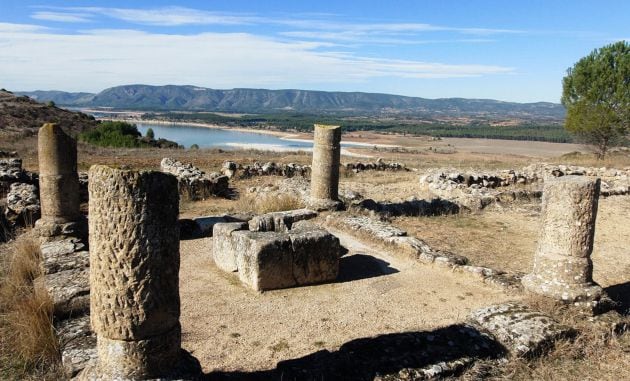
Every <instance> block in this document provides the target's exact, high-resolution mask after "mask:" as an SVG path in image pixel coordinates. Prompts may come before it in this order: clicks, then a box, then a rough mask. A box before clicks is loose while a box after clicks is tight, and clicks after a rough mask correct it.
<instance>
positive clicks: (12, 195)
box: [4, 183, 41, 229]
mask: <svg viewBox="0 0 630 381" xmlns="http://www.w3.org/2000/svg"><path fill="white" fill-rule="evenodd" d="M40 215H41V209H40V205H39V190H38V189H37V187H36V186H35V185H33V184H25V183H13V184H11V187H10V189H9V193H8V194H7V204H6V209H5V211H4V217H5V219H6V221H7V222H8V224H9V227H10V228H11V229H14V228H16V227H24V226H32V225H33V223H34V222H35V221H36V220H37V219H39V217H40Z"/></svg>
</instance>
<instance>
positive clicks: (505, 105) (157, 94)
mask: <svg viewBox="0 0 630 381" xmlns="http://www.w3.org/2000/svg"><path fill="white" fill-rule="evenodd" d="M19 94H21V95H27V96H29V97H32V98H34V99H37V100H39V101H49V100H51V101H53V102H55V103H56V104H58V105H62V106H67V107H113V108H117V109H126V110H171V111H218V112H239V113H277V112H304V113H345V114H350V115H352V114H370V115H375V114H377V115H390V114H391V115H397V114H403V115H415V116H427V117H432V118H436V117H437V118H439V117H441V116H443V117H449V118H453V117H486V118H490V119H497V118H520V119H529V120H542V121H545V120H548V121H549V120H550V121H558V120H562V119H563V118H564V114H565V110H564V108H563V107H562V105H560V104H556V103H549V102H536V103H514V102H502V101H497V100H491V99H465V98H443V99H425V98H418V97H406V96H401V95H391V94H377V93H362V92H337V91H335V92H331V91H311V90H265V89H231V90H214V89H208V88H203V87H196V86H174V85H169V86H149V85H125V86H117V87H112V88H109V89H106V90H103V91H101V92H100V93H98V94H89V93H66V92H63V91H34V92H20V93H19Z"/></svg>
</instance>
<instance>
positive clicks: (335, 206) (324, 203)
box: [306, 197, 344, 212]
mask: <svg viewBox="0 0 630 381" xmlns="http://www.w3.org/2000/svg"><path fill="white" fill-rule="evenodd" d="M306 207H307V208H309V209H313V210H315V211H317V212H322V211H326V210H330V211H337V210H343V209H344V204H343V202H341V201H337V200H327V199H314V198H310V197H309V198H307V199H306Z"/></svg>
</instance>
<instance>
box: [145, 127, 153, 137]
mask: <svg viewBox="0 0 630 381" xmlns="http://www.w3.org/2000/svg"><path fill="white" fill-rule="evenodd" d="M145 136H146V137H147V138H149V139H155V133H154V132H153V129H152V128H149V129H148V130H147V133H146V134H145Z"/></svg>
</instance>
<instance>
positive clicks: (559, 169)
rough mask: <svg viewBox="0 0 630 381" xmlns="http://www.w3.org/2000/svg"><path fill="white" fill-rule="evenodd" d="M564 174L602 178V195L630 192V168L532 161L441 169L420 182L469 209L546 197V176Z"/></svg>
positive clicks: (424, 176)
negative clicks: (486, 169)
mask: <svg viewBox="0 0 630 381" xmlns="http://www.w3.org/2000/svg"><path fill="white" fill-rule="evenodd" d="M562 176H589V177H599V178H601V180H602V189H601V195H602V196H613V195H626V194H630V169H628V168H626V169H610V168H590V167H580V166H568V165H553V164H545V163H541V164H532V165H529V166H527V167H524V168H522V169H521V170H518V171H517V170H502V171H498V172H496V173H480V172H459V171H457V170H444V169H438V170H433V171H429V173H427V174H425V175H423V176H421V177H420V184H421V185H422V186H424V187H425V188H427V189H428V190H429V191H430V192H431V193H432V194H434V195H435V196H437V197H440V198H443V199H447V200H451V201H453V202H455V203H457V204H459V205H461V206H463V207H465V208H467V209H470V210H478V209H483V208H485V207H486V206H488V205H491V204H493V203H496V202H499V203H508V202H513V201H530V200H535V199H539V198H541V197H542V187H543V184H544V182H545V179H550V178H555V177H562Z"/></svg>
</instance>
